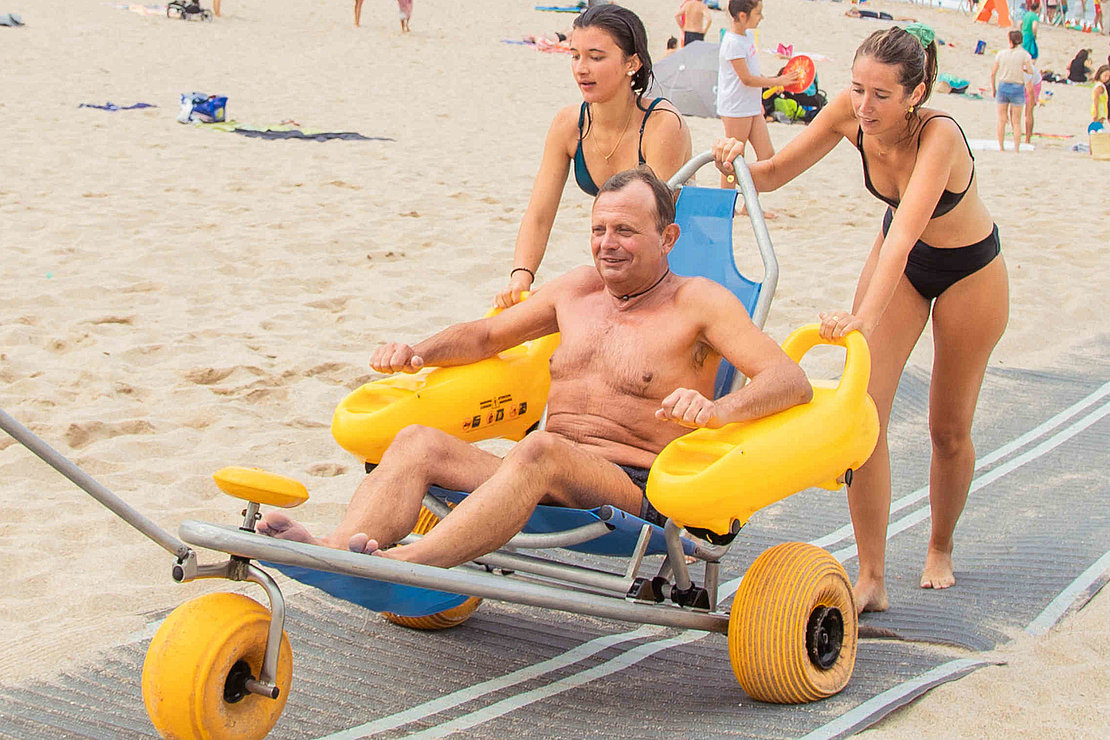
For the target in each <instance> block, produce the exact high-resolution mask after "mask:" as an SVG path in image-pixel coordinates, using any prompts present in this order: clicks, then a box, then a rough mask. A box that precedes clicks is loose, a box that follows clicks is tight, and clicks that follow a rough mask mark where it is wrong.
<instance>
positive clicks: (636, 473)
mask: <svg viewBox="0 0 1110 740" xmlns="http://www.w3.org/2000/svg"><path fill="white" fill-rule="evenodd" d="M617 467H618V468H620V469H621V470H623V471H624V472H625V474H626V475H627V476H628V477H629V479H630V480H631V481H632V483H633V484H634V485H635V486H636V487H637V488H639V489H640V490H641V491H646V490H647V479H648V473H650V472H651V470H650V468H637V467H636V466H635V465H617ZM640 518H641V519H643V520H644V521H645V522H651V523H652V524H655V525H658V526H660V527H662V526H663V525H664V524H666V523H667V517H665V516H663V515H662V514H660V513H659V512H658V511H656V510H655V507H654V506H652V505H651V502H650V501H648V498H647V494H644V496H643V497H642V498H641V500H640Z"/></svg>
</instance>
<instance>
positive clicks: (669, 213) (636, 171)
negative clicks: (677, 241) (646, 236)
mask: <svg viewBox="0 0 1110 740" xmlns="http://www.w3.org/2000/svg"><path fill="white" fill-rule="evenodd" d="M634 182H642V183H644V184H645V185H647V186H648V187H649V188H651V192H652V195H654V196H655V223H656V225H657V226H658V227H659V233H660V234H662V233H663V229H665V228H667V227H668V226H670V225H671V224H673V223H674V195H673V194H672V193H671V189H670V188H668V187H667V183H665V182H663V181H662V180H660V179H659V178H658V177H657V176H656V175H655V172H654V171H653V170H652V169H651V168H650V167H648V166H647V165H646V164H642V165H640V166H639V167H633V168H632V169H630V170H624V171H623V172H618V173H617V174H615V175H613V176H612V177H610V178H609V179H608V180H606V181H605V184H604V185H602V186H601V189H600V190H598V191H597V198H600V197H601V196H602V194H603V193H613V192H616V191H618V190H624V189H625V188H626V187H628V186H629V185H631V184H632V183H634ZM597 198H595V200H596V199H597Z"/></svg>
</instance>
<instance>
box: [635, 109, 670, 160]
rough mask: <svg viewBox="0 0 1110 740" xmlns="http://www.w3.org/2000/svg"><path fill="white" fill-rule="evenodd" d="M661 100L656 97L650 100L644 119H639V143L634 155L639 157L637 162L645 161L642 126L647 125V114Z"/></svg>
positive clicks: (648, 114)
mask: <svg viewBox="0 0 1110 740" xmlns="http://www.w3.org/2000/svg"><path fill="white" fill-rule="evenodd" d="M663 100H664V98H656V99H655V100H653V101H651V105H649V106H648V107H647V112H645V113H644V120H642V121H640V143H639V144H637V145H636V157H637V159H639V164H643V163H644V162H645V161H646V160H645V159H644V127H645V126H647V119H648V116H650V115H651V112H652V111H653V110H655V106H657V105H659V104H660V103H662V102H663Z"/></svg>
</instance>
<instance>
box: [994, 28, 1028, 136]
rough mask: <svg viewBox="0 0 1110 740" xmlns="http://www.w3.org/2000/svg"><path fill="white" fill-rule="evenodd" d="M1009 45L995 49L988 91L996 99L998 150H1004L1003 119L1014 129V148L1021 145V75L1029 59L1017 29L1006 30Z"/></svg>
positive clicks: (1023, 74)
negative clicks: (1006, 47)
mask: <svg viewBox="0 0 1110 740" xmlns="http://www.w3.org/2000/svg"><path fill="white" fill-rule="evenodd" d="M1009 39H1010V48H1009V49H1004V50H1003V51H1000V52H998V54H996V55H995V57H994V66H993V67H991V95H992V96H993V97H994V100H995V102H996V103H998V126H997V130H998V151H1000V152H1004V151H1006V121H1007V120H1009V122H1010V125H1011V127H1012V128H1013V132H1014V151H1015V152H1017V151H1019V150H1020V149H1021V111H1022V109H1023V108H1024V107H1025V75H1027V74H1032V73H1033V60H1032V59H1031V58H1030V57H1029V52H1027V51H1026V50H1025V49H1023V48H1022V46H1021V39H1022V36H1021V31H1016V30H1015V31H1010V33H1009Z"/></svg>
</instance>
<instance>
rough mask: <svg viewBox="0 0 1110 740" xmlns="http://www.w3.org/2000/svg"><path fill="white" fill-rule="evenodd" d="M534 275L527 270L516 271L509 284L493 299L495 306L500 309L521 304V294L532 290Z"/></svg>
mask: <svg viewBox="0 0 1110 740" xmlns="http://www.w3.org/2000/svg"><path fill="white" fill-rule="evenodd" d="M531 288H532V275H531V273H529V272H527V271H525V270H515V271H514V272H513V274H512V275H511V276H510V277H509V284H508V286H506V287H505V289H504V290H502V291H501V292H500V293H498V294H497V295H496V296H494V298H493V304H494V305H495V306H497V307H498V308H509V307H510V306H514V305H516V304H517V303H520V301H521V299H522V296H521V294H522V293H524V292H526V291H528V290H531Z"/></svg>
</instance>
